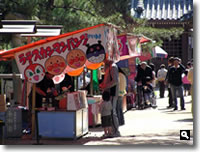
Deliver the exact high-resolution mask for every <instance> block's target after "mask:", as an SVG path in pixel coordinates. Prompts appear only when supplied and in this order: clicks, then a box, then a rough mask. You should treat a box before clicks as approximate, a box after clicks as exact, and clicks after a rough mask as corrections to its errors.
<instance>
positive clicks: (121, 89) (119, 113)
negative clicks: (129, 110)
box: [117, 68, 126, 126]
mask: <svg viewBox="0 0 200 152" xmlns="http://www.w3.org/2000/svg"><path fill="white" fill-rule="evenodd" d="M125 94H126V76H125V73H124V72H123V71H122V69H121V68H119V97H118V102H117V109H118V111H117V116H118V118H119V119H118V120H119V125H120V126H122V125H124V114H123V108H122V107H123V106H122V105H123V103H124V102H123V101H125V100H126V96H125Z"/></svg>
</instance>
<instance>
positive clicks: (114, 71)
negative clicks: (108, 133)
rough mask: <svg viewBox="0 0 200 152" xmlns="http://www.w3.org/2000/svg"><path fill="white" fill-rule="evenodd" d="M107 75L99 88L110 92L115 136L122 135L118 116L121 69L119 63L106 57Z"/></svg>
mask: <svg viewBox="0 0 200 152" xmlns="http://www.w3.org/2000/svg"><path fill="white" fill-rule="evenodd" d="M104 63H105V76H104V80H103V82H102V83H101V84H100V85H99V88H100V89H101V90H103V91H108V92H110V96H111V103H112V121H113V136H114V137H118V136H120V132H119V121H118V120H119V118H118V116H117V111H118V109H117V105H118V103H117V102H118V96H119V79H118V78H119V71H118V67H117V65H116V64H115V63H114V62H113V61H111V60H109V59H107V58H106V59H105V60H104Z"/></svg>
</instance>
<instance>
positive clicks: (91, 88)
mask: <svg viewBox="0 0 200 152" xmlns="http://www.w3.org/2000/svg"><path fill="white" fill-rule="evenodd" d="M90 95H91V96H92V95H93V72H92V70H91V73H90Z"/></svg>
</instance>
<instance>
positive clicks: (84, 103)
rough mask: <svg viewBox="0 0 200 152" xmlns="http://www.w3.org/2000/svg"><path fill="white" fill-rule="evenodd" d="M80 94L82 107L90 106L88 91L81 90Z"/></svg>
mask: <svg viewBox="0 0 200 152" xmlns="http://www.w3.org/2000/svg"><path fill="white" fill-rule="evenodd" d="M78 92H79V96H80V104H81V108H88V102H87V97H86V96H87V91H85V90H79V91H78Z"/></svg>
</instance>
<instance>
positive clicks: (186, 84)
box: [182, 69, 191, 96]
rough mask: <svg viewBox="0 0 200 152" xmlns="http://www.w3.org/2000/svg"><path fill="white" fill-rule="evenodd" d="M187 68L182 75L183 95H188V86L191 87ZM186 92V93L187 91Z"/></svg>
mask: <svg viewBox="0 0 200 152" xmlns="http://www.w3.org/2000/svg"><path fill="white" fill-rule="evenodd" d="M188 71H189V70H188V69H186V70H185V72H184V75H183V77H182V82H183V87H184V96H187V94H188V95H190V88H191V83H190V81H189V80H188V77H187V75H188ZM187 92H188V93H187Z"/></svg>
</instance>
